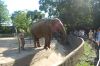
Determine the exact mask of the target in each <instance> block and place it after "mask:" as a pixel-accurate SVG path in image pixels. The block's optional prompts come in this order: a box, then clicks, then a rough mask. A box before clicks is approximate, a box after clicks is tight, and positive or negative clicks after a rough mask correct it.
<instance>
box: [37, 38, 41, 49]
mask: <svg viewBox="0 0 100 66" xmlns="http://www.w3.org/2000/svg"><path fill="white" fill-rule="evenodd" d="M36 42H37V47H41V46H40V43H39V38H37V39H36Z"/></svg>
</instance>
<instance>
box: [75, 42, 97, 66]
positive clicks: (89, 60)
mask: <svg viewBox="0 0 100 66" xmlns="http://www.w3.org/2000/svg"><path fill="white" fill-rule="evenodd" d="M95 57H96V53H95V51H94V50H93V49H92V47H91V46H90V44H89V43H88V42H85V44H84V54H83V56H82V57H81V58H80V60H79V62H78V64H77V65H76V66H94V65H93V60H94V58H95Z"/></svg>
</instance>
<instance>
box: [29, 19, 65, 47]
mask: <svg viewBox="0 0 100 66" xmlns="http://www.w3.org/2000/svg"><path fill="white" fill-rule="evenodd" d="M31 34H32V37H33V38H34V46H35V47H40V44H39V39H40V38H42V37H44V38H45V45H44V49H47V48H50V41H51V38H52V37H54V34H59V35H60V37H61V41H62V42H64V41H65V36H66V32H65V29H64V26H63V24H62V23H61V21H60V20H59V19H48V20H40V21H39V22H36V23H34V24H33V25H32V27H31Z"/></svg>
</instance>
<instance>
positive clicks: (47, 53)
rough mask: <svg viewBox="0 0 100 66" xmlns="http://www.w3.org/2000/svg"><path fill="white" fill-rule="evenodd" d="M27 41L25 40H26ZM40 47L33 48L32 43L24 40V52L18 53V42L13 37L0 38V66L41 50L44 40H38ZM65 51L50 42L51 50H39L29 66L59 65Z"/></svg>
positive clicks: (60, 46)
mask: <svg viewBox="0 0 100 66" xmlns="http://www.w3.org/2000/svg"><path fill="white" fill-rule="evenodd" d="M26 39H27V38H26ZM40 43H41V45H42V47H40V48H33V46H34V45H33V42H32V41H31V44H30V40H26V45H25V48H26V49H25V51H21V53H18V40H17V39H16V38H15V37H10V38H0V64H2V63H8V62H12V61H15V59H19V58H22V57H24V56H26V55H29V54H32V53H34V52H35V50H37V49H42V48H43V45H44V39H43V38H42V39H40ZM66 53H67V51H66V50H65V49H64V47H63V46H62V45H60V44H59V43H58V42H57V41H56V40H52V41H51V49H48V50H45V49H43V50H41V51H39V52H38V53H36V54H35V56H34V57H33V58H32V61H31V63H30V66H41V65H42V66H48V65H49V66H57V65H58V64H59V63H61V62H62V61H63V60H64V58H65V55H66Z"/></svg>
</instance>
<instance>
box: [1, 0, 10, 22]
mask: <svg viewBox="0 0 100 66" xmlns="http://www.w3.org/2000/svg"><path fill="white" fill-rule="evenodd" d="M8 14H9V13H8V10H7V7H6V5H4V2H3V1H1V0H0V24H1V23H2V22H4V21H7V20H9V17H8Z"/></svg>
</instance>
